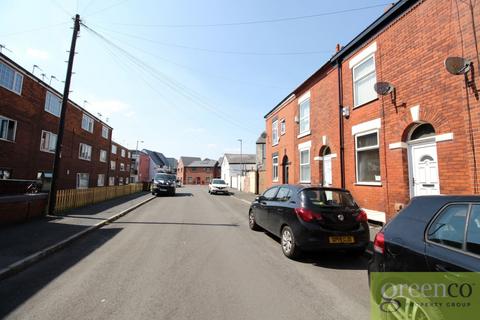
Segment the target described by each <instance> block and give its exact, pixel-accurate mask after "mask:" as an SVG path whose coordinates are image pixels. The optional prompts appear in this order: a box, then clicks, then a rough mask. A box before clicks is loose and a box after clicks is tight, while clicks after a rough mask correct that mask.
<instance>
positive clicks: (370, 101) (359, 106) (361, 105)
mask: <svg viewBox="0 0 480 320" xmlns="http://www.w3.org/2000/svg"><path fill="white" fill-rule="evenodd" d="M378 99H379V98H378V97H376V98H375V99H372V100H369V101H367V102H364V103H362V104H359V105H358V106H354V107H353V109H354V110H355V109H357V108H361V107H363V106H366V105H367V104H369V103H372V102H374V101H377V100H378Z"/></svg>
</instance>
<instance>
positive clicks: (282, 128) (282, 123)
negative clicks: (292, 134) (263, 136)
mask: <svg viewBox="0 0 480 320" xmlns="http://www.w3.org/2000/svg"><path fill="white" fill-rule="evenodd" d="M286 130H287V129H286V124H285V119H282V121H280V134H281V135H282V136H283V135H284V134H285V131H286Z"/></svg>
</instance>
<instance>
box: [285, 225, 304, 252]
mask: <svg viewBox="0 0 480 320" xmlns="http://www.w3.org/2000/svg"><path fill="white" fill-rule="evenodd" d="M281 245H282V251H283V254H284V255H285V256H286V257H288V258H290V259H295V258H296V257H298V255H299V252H300V249H299V248H298V246H297V245H296V244H295V236H294V235H293V231H292V229H291V228H290V227H289V226H285V227H283V229H282V237H281Z"/></svg>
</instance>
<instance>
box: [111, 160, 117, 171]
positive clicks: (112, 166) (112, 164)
mask: <svg viewBox="0 0 480 320" xmlns="http://www.w3.org/2000/svg"><path fill="white" fill-rule="evenodd" d="M116 164H117V163H116V162H115V161H113V160H112V161H110V170H115V167H116Z"/></svg>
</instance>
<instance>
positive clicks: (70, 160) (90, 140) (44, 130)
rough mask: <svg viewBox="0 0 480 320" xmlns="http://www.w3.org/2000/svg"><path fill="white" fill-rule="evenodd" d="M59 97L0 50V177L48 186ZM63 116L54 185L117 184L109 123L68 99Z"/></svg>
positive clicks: (52, 159)
mask: <svg viewBox="0 0 480 320" xmlns="http://www.w3.org/2000/svg"><path fill="white" fill-rule="evenodd" d="M61 99H62V95H61V94H60V93H59V92H58V91H56V90H55V89H53V88H52V87H51V86H49V85H48V84H46V83H45V82H43V81H42V80H40V79H39V78H37V77H36V76H34V75H33V74H31V73H30V72H28V71H27V70H25V69H24V68H22V67H21V66H19V65H18V64H16V63H15V62H14V61H12V60H11V59H9V58H8V57H6V56H5V55H3V54H0V179H26V180H34V179H42V180H43V182H44V186H47V189H48V186H49V182H50V180H51V176H52V171H53V161H54V151H55V144H56V139H57V132H58V124H59V119H60V110H61ZM65 119H66V123H65V135H64V139H63V149H62V155H61V161H60V168H59V177H58V188H59V189H74V188H88V187H97V186H106V185H108V181H110V180H111V179H116V182H115V184H118V177H121V176H123V174H122V173H121V172H117V171H111V170H110V160H111V159H112V158H115V157H112V154H111V149H112V138H111V137H112V128H111V127H110V126H109V125H108V124H107V123H105V122H103V121H102V120H100V119H99V118H97V117H95V116H94V115H92V114H91V113H89V112H88V111H86V110H85V109H83V108H81V107H80V106H79V105H78V104H76V103H75V102H73V101H69V103H68V105H67V110H66V118H65ZM113 145H115V144H113ZM121 149H125V148H123V147H121ZM127 156H128V155H127V154H126V155H125V159H126V157H127ZM127 163H129V161H127V160H125V164H127ZM126 170H127V169H126ZM125 172H126V173H128V171H125ZM126 176H127V177H128V174H126ZM124 182H125V180H124Z"/></svg>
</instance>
